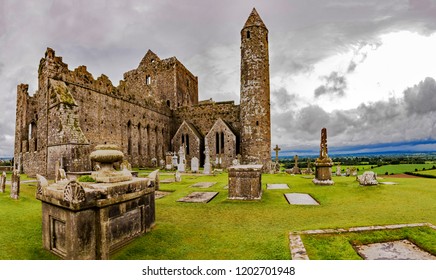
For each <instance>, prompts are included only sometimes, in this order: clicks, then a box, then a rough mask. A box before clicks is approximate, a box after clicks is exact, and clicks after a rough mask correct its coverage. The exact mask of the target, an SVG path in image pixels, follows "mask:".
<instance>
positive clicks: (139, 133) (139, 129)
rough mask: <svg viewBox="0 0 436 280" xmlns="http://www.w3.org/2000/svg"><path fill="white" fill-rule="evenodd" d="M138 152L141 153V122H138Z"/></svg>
mask: <svg viewBox="0 0 436 280" xmlns="http://www.w3.org/2000/svg"><path fill="white" fill-rule="evenodd" d="M138 136H139V137H138V154H139V155H142V129H141V124H140V123H139V124H138Z"/></svg>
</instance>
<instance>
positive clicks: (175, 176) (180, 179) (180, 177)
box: [174, 170, 182, 182]
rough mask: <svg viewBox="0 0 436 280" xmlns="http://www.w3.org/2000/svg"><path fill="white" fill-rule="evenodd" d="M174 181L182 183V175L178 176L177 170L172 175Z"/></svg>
mask: <svg viewBox="0 0 436 280" xmlns="http://www.w3.org/2000/svg"><path fill="white" fill-rule="evenodd" d="M174 181H175V182H181V181H182V175H181V174H180V172H179V170H177V171H176V174H174Z"/></svg>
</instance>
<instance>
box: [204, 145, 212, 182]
mask: <svg viewBox="0 0 436 280" xmlns="http://www.w3.org/2000/svg"><path fill="white" fill-rule="evenodd" d="M204 155H205V159H204V169H203V174H207V175H209V174H210V171H211V165H210V156H209V147H208V146H207V145H206V147H205V148H204Z"/></svg>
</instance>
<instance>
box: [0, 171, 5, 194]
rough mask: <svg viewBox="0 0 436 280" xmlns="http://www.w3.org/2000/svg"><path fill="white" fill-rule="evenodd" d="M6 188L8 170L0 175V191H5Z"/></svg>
mask: <svg viewBox="0 0 436 280" xmlns="http://www.w3.org/2000/svg"><path fill="white" fill-rule="evenodd" d="M5 189H6V172H4V171H3V174H2V176H1V177H0V193H4V192H5Z"/></svg>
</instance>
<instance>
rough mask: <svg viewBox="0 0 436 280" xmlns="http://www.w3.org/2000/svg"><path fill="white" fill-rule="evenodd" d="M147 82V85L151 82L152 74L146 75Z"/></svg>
mask: <svg viewBox="0 0 436 280" xmlns="http://www.w3.org/2000/svg"><path fill="white" fill-rule="evenodd" d="M145 84H147V85H149V84H151V77H150V75H147V76H145Z"/></svg>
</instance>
